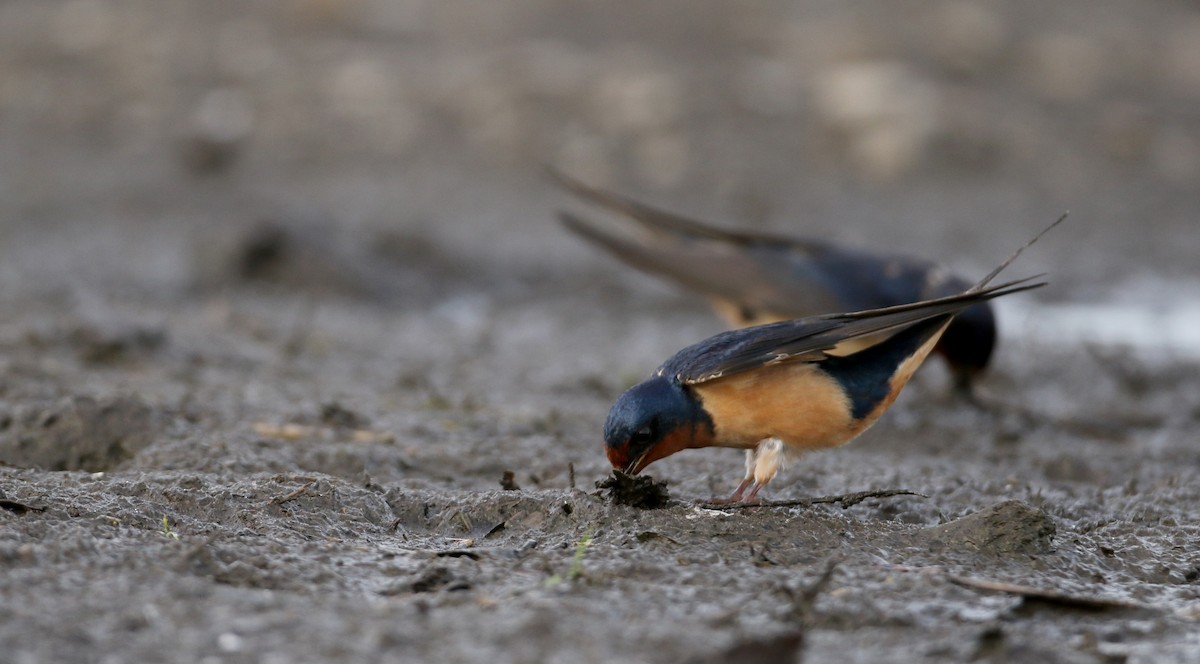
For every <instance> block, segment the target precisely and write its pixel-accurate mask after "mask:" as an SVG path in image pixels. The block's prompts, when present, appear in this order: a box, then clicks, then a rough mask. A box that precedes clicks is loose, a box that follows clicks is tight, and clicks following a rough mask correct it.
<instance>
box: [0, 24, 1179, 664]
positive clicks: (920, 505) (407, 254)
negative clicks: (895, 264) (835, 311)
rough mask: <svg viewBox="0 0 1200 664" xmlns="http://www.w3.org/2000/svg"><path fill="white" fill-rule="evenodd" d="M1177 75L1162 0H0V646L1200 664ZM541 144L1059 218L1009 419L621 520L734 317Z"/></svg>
mask: <svg viewBox="0 0 1200 664" xmlns="http://www.w3.org/2000/svg"><path fill="white" fill-rule="evenodd" d="M852 11H853V13H851V12H852ZM1197 72H1200V11H1198V10H1197V8H1196V7H1195V6H1194V4H1192V3H1180V2H1168V1H1166V0H1161V1H1154V2H1116V1H1108V2H1092V1H1091V0H1086V1H1085V0H1079V1H1073V2H1060V3H1054V5H1053V6H1052V7H1051V6H1046V5H1045V3H1042V2H1033V1H1029V2H1012V3H1005V4H1003V5H997V4H993V3H961V2H944V3H943V2H935V3H929V2H925V3H896V2H892V1H890V0H889V1H882V0H881V1H880V2H871V3H858V4H855V5H854V6H853V9H850V8H849V6H843V5H841V4H831V3H816V2H813V3H784V2H755V3H737V4H733V3H725V2H718V1H717V0H712V1H709V0H703V1H699V2H697V1H696V0H687V1H683V0H679V1H671V2H661V3H636V2H622V3H587V2H558V1H553V0H524V1H521V2H511V3H497V2H435V1H428V2H426V1H423V0H409V1H406V2H387V1H384V0H305V1H304V2H295V3H278V4H277V3H246V2H243V1H235V0H223V1H219V2H218V1H210V2H186V1H179V2H162V1H161V0H128V1H123V2H116V1H115V0H114V1H110V0H71V1H68V2H54V3H48V2H44V1H43V0H8V1H7V2H4V3H2V4H0V311H3V316H2V317H0V460H3V464H2V465H0V567H2V569H3V573H2V574H0V599H2V601H0V653H2V654H0V660H2V661H6V662H22V663H23V662H60V661H96V662H123V661H128V662H132V661H145V662H152V661H171V662H193V661H202V660H203V661H234V662H241V661H245V662H294V661H330V660H341V661H384V660H388V661H428V662H533V661H556V662H579V661H595V662H601V661H604V662H608V661H622V662H722V661H753V662H798V661H805V662H826V661H831V662H832V661H837V662H886V661H893V662H895V661H921V662H939V663H940V662H961V661H985V662H999V661H1039V662H1127V661H1128V662H1196V661H1200V548H1198V545H1197V538H1198V537H1200V527H1198V526H1197V523H1200V483H1198V482H1197V479H1198V478H1200V440H1197V436H1196V433H1195V429H1196V426H1197V420H1200V408H1198V406H1197V404H1198V403H1200V342H1196V337H1195V335H1194V333H1191V334H1190V336H1189V332H1188V330H1194V329H1195V328H1194V327H1190V326H1189V325H1188V324H1186V322H1185V323H1184V324H1182V325H1179V324H1176V323H1177V322H1178V319H1177V318H1173V317H1172V316H1174V315H1175V314H1177V313H1178V312H1179V311H1180V306H1185V307H1186V306H1191V307H1192V309H1190V310H1191V311H1195V308H1194V305H1191V304H1190V299H1194V297H1195V293H1196V292H1197V284H1198V283H1200V275H1198V270H1197V267H1196V265H1197V263H1196V256H1197V255H1200V228H1198V226H1197V223H1198V222H1197V210H1200V187H1197V185H1196V183H1197V182H1198V181H1200V114H1198V112H1197V109H1198V108H1200V78H1198V77H1197ZM543 163H554V164H557V165H558V166H560V167H561V168H564V169H567V170H570V171H571V172H573V173H575V174H576V175H578V176H580V177H584V178H588V179H589V180H590V181H592V182H595V183H598V184H607V185H609V186H614V187H618V188H620V189H622V190H624V191H626V192H629V193H633V194H637V195H639V196H641V197H643V198H646V199H648V200H651V201H654V202H657V203H659V204H661V205H664V206H667V207H671V208H675V209H678V210H680V211H684V212H690V213H693V214H697V215H701V216H704V217H707V218H709V219H712V220H720V221H725V222H726V223H728V224H731V225H734V224H736V225H740V226H742V227H748V228H769V229H772V230H777V231H781V232H790V233H804V234H811V235H824V236H829V237H833V238H836V239H838V240H839V241H842V242H846V243H849V244H855V245H858V246H864V247H882V248H888V249H892V250H903V251H907V252H911V253H916V254H920V255H924V256H929V257H933V258H938V259H941V260H943V261H945V262H946V263H948V264H949V265H951V266H953V267H954V268H956V269H958V270H961V271H963V272H966V273H971V274H978V273H982V272H983V271H985V270H986V269H987V268H989V267H990V266H991V265H992V264H994V263H995V262H996V261H998V260H999V259H1000V258H1002V257H1003V256H1004V255H1006V254H1007V253H1008V252H1009V251H1010V250H1011V249H1012V248H1013V247H1015V246H1016V245H1017V244H1018V243H1019V242H1021V241H1022V240H1024V239H1025V238H1026V237H1028V236H1029V235H1031V234H1032V232H1034V231H1035V230H1036V229H1038V228H1040V227H1041V226H1043V225H1045V223H1047V222H1049V221H1050V220H1052V219H1053V218H1054V217H1056V216H1057V215H1058V214H1059V212H1060V211H1062V210H1064V209H1070V210H1071V213H1072V218H1071V219H1070V220H1069V222H1068V225H1066V226H1063V227H1062V228H1061V229H1060V230H1059V231H1056V234H1055V235H1053V236H1050V237H1048V238H1046V240H1045V241H1044V242H1042V243H1041V244H1039V245H1038V246H1036V247H1034V248H1033V249H1032V250H1031V251H1030V252H1029V253H1028V255H1027V256H1025V257H1023V258H1022V259H1021V262H1019V263H1018V264H1017V265H1016V266H1015V267H1014V268H1013V270H1014V275H1018V276H1019V275H1024V274H1030V273H1035V272H1049V273H1050V279H1051V281H1052V282H1053V284H1052V286H1051V287H1049V288H1047V289H1044V290H1042V291H1038V292H1036V293H1031V294H1022V295H1020V296H1017V297H1015V298H1013V299H1014V300H1017V299H1019V300H1021V302H1019V303H1018V302H1013V303H1011V304H1009V305H1006V306H1004V307H1002V308H1001V311H1000V314H1001V316H1002V318H1003V319H1004V320H1003V326H1002V330H1003V332H1004V339H1003V340H1002V347H1001V351H1000V353H999V355H998V356H997V358H996V361H995V365H994V368H993V370H992V371H991V373H990V374H989V375H988V377H987V378H986V380H985V381H984V382H983V384H982V385H981V386H980V391H981V395H982V398H983V400H984V401H986V402H988V403H989V404H990V405H989V407H987V408H984V409H979V408H975V407H973V406H971V405H968V404H966V403H964V402H963V401H961V400H959V399H957V398H955V397H953V396H951V395H950V393H949V390H948V381H947V377H946V374H945V371H944V369H943V368H942V367H941V366H940V365H936V364H931V365H930V366H928V367H926V368H924V369H923V370H922V372H921V373H920V374H919V375H918V376H917V379H916V380H915V382H914V384H913V385H912V386H910V388H909V389H908V390H907V391H906V392H905V394H904V395H903V396H902V397H901V399H900V400H899V402H898V403H897V404H896V406H895V407H894V408H893V410H892V411H891V412H890V413H889V414H888V415H887V416H886V417H885V418H884V419H883V420H882V421H881V422H880V423H879V424H878V425H877V426H876V427H875V428H874V429H872V430H871V431H869V432H868V433H867V434H866V435H864V436H862V438H861V439H859V440H858V441H855V442H854V443H853V444H851V445H849V446H846V447H845V448H843V449H839V450H836V451H832V452H828V453H823V454H815V455H812V456H810V457H808V458H805V459H804V460H803V461H802V462H800V463H799V464H797V465H796V466H795V467H793V468H791V469H789V470H788V471H787V472H786V473H784V474H783V475H781V476H780V478H779V479H778V480H777V482H776V483H775V484H773V485H772V486H771V487H770V491H769V494H770V495H769V496H768V497H769V498H770V499H773V500H783V499H794V498H803V497H814V496H824V495H834V494H844V493H852V492H858V491H865V490H874V489H904V490H909V491H912V492H915V493H917V494H921V495H899V496H892V497H883V498H870V499H867V500H864V501H862V502H860V503H858V504H855V505H852V506H849V507H845V508H843V507H842V506H839V505H837V504H820V505H814V506H807V507H786V508H785V507H781V508H760V509H757V510H739V511H733V512H724V511H717V510H709V509H701V508H698V507H696V506H695V505H694V504H693V501H695V500H696V499H701V498H707V497H709V496H711V495H715V494H721V493H724V492H727V491H728V490H729V489H730V488H731V487H732V486H733V484H734V483H735V482H736V481H737V480H738V479H739V475H740V472H741V458H740V455H739V454H736V453H733V452H729V451H721V450H708V451H700V452H692V453H685V454H680V455H678V456H676V457H673V458H671V459H669V460H666V461H663V462H660V463H658V464H656V465H655V466H654V467H652V468H651V471H650V472H651V474H652V475H654V476H655V477H656V478H658V479H661V480H666V481H668V483H669V484H668V487H669V491H670V494H671V497H672V502H671V503H670V504H669V505H668V506H667V507H666V508H664V509H658V510H640V509H635V508H631V507H624V506H615V505H612V504H610V503H609V502H608V501H607V500H606V499H605V498H604V497H603V496H602V495H599V494H598V492H597V490H596V489H595V488H594V483H595V482H596V481H597V480H600V479H602V478H603V477H605V475H606V474H607V472H608V470H607V468H606V465H607V464H606V461H605V459H604V457H603V454H602V450H601V443H600V439H599V427H600V424H601V422H602V420H603V418H604V415H605V413H606V412H607V409H608V406H609V405H610V404H611V403H612V401H613V399H614V398H615V397H616V396H617V394H619V393H620V391H621V390H622V389H623V388H624V387H626V386H628V385H630V384H632V383H633V382H635V381H636V380H638V379H639V378H640V377H642V376H644V375H646V374H647V373H648V372H649V371H650V370H651V369H652V368H653V367H654V366H656V364H657V363H658V362H659V361H661V360H662V359H664V358H665V357H667V356H668V355H669V354H670V353H672V352H673V351H674V350H676V349H678V348H680V347H682V346H683V345H686V344H688V343H692V342H694V341H696V340H699V339H701V338H703V337H704V336H706V335H708V334H711V333H715V332H716V331H718V330H719V329H720V326H719V323H718V322H717V321H716V320H715V319H714V318H713V317H712V316H711V315H710V314H709V312H708V311H707V310H706V309H705V308H704V307H703V306H702V303H700V302H698V301H697V300H696V299H694V298H691V297H688V296H687V295H686V294H682V293H679V292H677V291H675V290H673V289H671V288H669V287H667V286H664V285H661V284H659V283H657V282H654V281H653V280H651V279H649V278H646V277H644V276H642V275H637V274H631V273H629V272H627V271H625V270H623V269H622V268H620V267H619V266H617V265H616V264H615V263H613V262H611V261H609V260H607V259H606V258H604V257H602V256H598V255H595V254H594V253H592V252H590V251H589V250H588V249H587V248H586V247H584V246H582V245H581V244H580V243H579V242H577V241H575V240H574V239H572V238H570V237H569V236H567V234H566V233H565V232H563V231H562V230H561V229H559V228H558V227H557V226H556V225H555V223H554V221H553V216H552V215H553V210H554V209H555V208H556V207H559V206H563V205H570V204H571V202H570V201H569V200H567V198H566V197H565V196H564V195H563V194H562V193H561V192H557V191H555V190H554V188H553V187H552V186H550V184H549V183H548V182H547V181H546V180H545V179H544V178H543V177H542V176H541V174H540V171H539V168H540V165H541V164H543ZM1066 311H1072V312H1092V313H1095V312H1101V313H1102V314H1103V312H1106V311H1108V312H1112V313H1110V314H1108V315H1099V316H1095V317H1093V318H1088V319H1085V320H1083V321H1082V323H1080V321H1078V320H1077V321H1075V322H1076V324H1074V325H1067V326H1061V325H1060V326H1057V327H1056V326H1052V325H1048V324H1046V323H1045V321H1046V320H1049V319H1050V318H1053V317H1055V316H1059V317H1060V318H1061V314H1062V313H1063V312H1066ZM1134 319H1136V320H1142V321H1148V322H1146V325H1145V326H1144V329H1146V330H1149V333H1146V332H1145V331H1143V332H1141V333H1140V334H1134V335H1126V336H1122V335H1121V334H1120V333H1119V331H1120V330H1124V329H1127V328H1130V326H1129V322H1130V320H1134ZM1172 321H1176V322H1172ZM1132 329H1135V330H1136V329H1138V328H1136V326H1133V327H1132ZM1179 329H1182V330H1183V332H1182V333H1180V332H1179ZM1081 330H1082V332H1081ZM1172 330H1173V331H1172ZM1110 331H1113V333H1111V334H1110V333H1109V332H1110ZM1168 331H1172V332H1171V333H1170V334H1168ZM507 471H511V473H512V475H511V477H510V478H509V480H508V482H507V483H506V484H507V485H508V486H509V489H507V490H506V489H502V488H501V481H502V479H503V478H504V477H505V474H506V472H507ZM995 584H1011V585H1010V586H1003V585H1001V587H1000V589H999V590H997V589H996V588H995V587H994V586H995ZM1013 586H1021V587H1013Z"/></svg>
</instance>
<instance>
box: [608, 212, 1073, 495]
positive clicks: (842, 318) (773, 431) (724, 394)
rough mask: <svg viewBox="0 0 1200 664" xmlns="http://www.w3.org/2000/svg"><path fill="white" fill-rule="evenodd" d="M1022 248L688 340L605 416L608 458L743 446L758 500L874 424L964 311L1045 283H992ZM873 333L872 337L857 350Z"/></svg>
mask: <svg viewBox="0 0 1200 664" xmlns="http://www.w3.org/2000/svg"><path fill="white" fill-rule="evenodd" d="M1064 218H1066V217H1065V215H1064V216H1063V217H1061V218H1059V220H1058V221H1056V222H1054V224H1051V225H1050V227H1048V228H1047V229H1046V230H1045V231H1042V233H1040V234H1038V236H1037V237H1035V238H1034V239H1033V240H1031V241H1030V242H1029V244H1026V245H1025V246H1026V247H1028V246H1029V245H1030V244H1033V242H1036V241H1037V239H1038V238H1040V237H1041V236H1042V235H1043V234H1045V233H1046V232H1047V231H1049V230H1050V228H1053V227H1054V226H1056V225H1057V224H1058V223H1060V222H1061V221H1062V220H1063V219H1064ZM1023 249H1024V247H1022V249H1021V250H1018V251H1017V252H1016V253H1014V254H1013V255H1012V256H1011V257H1009V258H1008V260H1006V261H1005V262H1004V263H1003V264H1001V265H1000V267H998V268H996V269H995V270H993V271H992V273H991V274H989V275H988V276H987V277H985V278H984V279H983V280H982V281H980V282H979V283H978V284H976V285H975V286H972V287H971V288H968V289H967V290H966V291H964V292H962V293H959V294H957V295H951V296H948V297H941V298H936V299H931V300H925V301H922V302H916V303H913V304H905V305H898V306H894V307H887V308H882V309H872V310H867V311H859V312H856V313H846V314H826V315H821V316H812V317H809V318H801V319H798V320H790V321H781V322H777V323H768V324H765V325H758V326H754V327H748V328H744V329H740V330H732V331H729V332H723V333H721V334H718V335H716V336H714V337H710V338H709V339H706V340H704V341H701V342H700V343H698V344H695V345H692V346H688V347H687V348H684V349H683V350H681V351H679V352H678V353H676V354H675V355H674V356H672V357H671V358H670V359H668V360H667V361H666V362H664V363H663V364H662V366H660V367H659V368H658V369H657V370H656V371H655V372H654V374H653V375H652V376H651V377H650V378H649V379H648V380H646V381H644V382H642V383H640V384H638V385H635V386H633V387H631V388H630V389H629V390H627V391H626V392H625V393H624V394H622V395H621V396H620V397H619V398H618V399H617V402H616V404H614V405H613V407H612V410H610V411H609V414H608V419H607V421H605V423H604V443H605V451H606V453H607V455H608V460H609V461H610V462H611V463H612V465H613V468H615V469H618V470H622V471H624V472H626V473H628V474H631V475H634V474H637V473H639V472H641V470H642V469H644V468H645V467H646V466H648V465H650V464H651V463H653V462H655V461H657V460H659V459H662V458H664V457H667V456H670V455H672V454H674V453H676V452H678V451H680V450H684V449H689V448H699V447H732V448H739V449H744V450H746V476H745V479H743V480H742V483H741V485H739V486H738V488H737V490H736V491H734V493H733V495H732V496H730V498H729V500H730V501H739V500H746V501H751V500H754V498H755V496H757V494H758V492H759V490H761V489H762V488H763V487H764V486H766V484H767V483H768V482H770V481H771V479H772V478H773V477H775V474H776V473H777V472H779V470H780V468H781V467H782V466H783V465H784V464H785V463H786V462H787V461H788V460H789V457H793V456H795V455H797V454H799V453H801V452H804V451H806V450H812V449H822V448H829V447H836V446H839V445H842V444H843V443H846V442H849V441H850V440H853V439H854V438H855V437H857V436H858V435H859V434H861V433H862V432H863V431H865V430H866V429H867V428H868V427H870V426H871V425H872V424H874V423H875V422H876V420H878V419H879V417H880V415H882V414H883V413H884V411H886V410H887V409H888V407H889V406H891V405H892V402H893V401H895V399H896V397H897V396H898V395H899V394H900V391H901V390H902V389H903V388H904V386H905V385H906V384H907V383H908V381H909V379H910V378H912V375H913V372H915V371H916V370H917V367H919V366H920V365H921V363H922V362H923V361H924V360H925V358H926V357H927V356H928V355H929V353H930V351H932V350H933V348H934V347H935V345H936V344H937V343H938V340H939V339H940V338H941V337H942V336H943V335H944V334H945V331H946V330H947V329H948V328H949V326H950V325H951V324H952V323H953V321H954V319H955V317H956V316H959V315H961V314H962V313H963V312H964V311H966V310H968V309H969V308H970V307H973V306H976V305H978V304H980V303H982V302H987V301H989V300H992V299H995V298H998V297H1003V296H1005V295H1011V294H1013V293H1019V292H1021V291H1026V290H1030V289H1033V288H1039V287H1041V286H1044V285H1045V283H1044V282H1038V283H1029V282H1030V281H1031V280H1032V279H1036V278H1037V277H1031V278H1028V279H1021V280H1018V281H1010V282H1008V283H1005V284H1001V285H999V286H992V287H988V284H989V283H990V282H991V280H992V279H993V278H995V276H996V275H997V274H999V273H1000V271H1001V270H1003V269H1004V268H1005V267H1007V266H1008V265H1009V263H1011V262H1012V261H1013V260H1015V259H1016V257H1017V256H1018V255H1019V254H1020V253H1021V251H1022V250H1023ZM863 340H869V343H870V345H868V346H867V347H866V348H857V346H859V345H861V344H860V343H859V342H862V341H863ZM850 346H854V347H855V348H853V349H851V350H849V351H848V352H847V347H850ZM747 489H749V493H747V492H746V490H747Z"/></svg>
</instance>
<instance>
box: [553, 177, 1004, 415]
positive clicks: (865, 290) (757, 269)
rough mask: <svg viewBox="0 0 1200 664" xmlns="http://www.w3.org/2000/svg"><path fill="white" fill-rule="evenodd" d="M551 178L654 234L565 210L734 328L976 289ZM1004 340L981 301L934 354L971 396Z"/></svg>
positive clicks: (929, 269) (917, 268)
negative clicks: (701, 298) (616, 228)
mask: <svg viewBox="0 0 1200 664" xmlns="http://www.w3.org/2000/svg"><path fill="white" fill-rule="evenodd" d="M550 175H551V177H553V178H554V179H556V180H557V181H558V182H559V183H560V184H561V185H562V186H564V187H565V188H566V189H567V190H568V191H570V192H572V193H573V194H575V195H577V196H579V197H580V198H582V199H584V200H587V201H590V202H591V203H593V204H595V205H597V206H599V207H601V208H604V209H606V210H609V211H610V212H614V213H617V214H620V215H622V216H624V217H625V218H627V219H629V220H632V221H634V222H636V223H637V224H638V225H639V226H640V227H641V229H642V230H643V231H644V232H643V233H641V234H638V235H632V234H627V233H623V234H618V233H614V232H611V231H608V230H603V229H602V228H601V227H600V226H598V225H596V224H594V223H592V222H589V221H587V220H585V219H583V218H582V217H579V216H577V215H574V214H571V213H568V212H560V213H559V219H560V220H561V221H562V222H563V224H564V225H565V226H566V227H567V228H569V229H570V230H572V231H573V232H575V233H576V234H578V235H580V236H582V237H583V238H585V239H587V240H589V241H591V242H593V243H595V244H597V245H599V246H601V247H604V248H605V249H606V250H608V251H609V252H611V253H612V254H614V255H615V256H616V257H617V258H620V259H621V260H622V261H624V262H626V263H628V264H629V265H632V266H633V267H636V268H638V269H639V270H643V271H645V272H650V273H653V274H658V275H660V276H663V277H665V278H667V279H671V280H673V281H675V282H677V283H679V284H680V285H682V286H684V287H686V288H689V289H691V290H695V291H698V292H700V293H703V294H704V295H706V296H707V297H708V298H709V300H710V301H711V303H712V305H713V308H714V309H715V310H716V312H717V314H718V315H720V316H721V317H722V318H724V319H725V320H726V321H727V322H728V323H729V325H731V326H732V327H745V326H748V325H759V324H763V323H770V322H775V321H781V320H790V319H793V318H799V317H801V316H809V315H813V314H822V313H830V312H835V311H857V310H861V309H873V308H877V307H890V306H894V305H898V304H908V303H911V302H918V301H921V300H928V299H932V298H938V297H945V296H948V295H955V294H958V293H962V292H963V291H964V290H966V289H967V288H969V287H970V285H971V282H969V281H967V280H965V279H962V278H961V277H958V276H956V275H954V274H951V273H950V272H948V271H947V270H945V269H944V268H942V267H941V266H939V265H937V264H936V263H933V262H931V261H926V260H921V259H918V258H912V257H908V256H887V255H879V254H873V253H869V252H866V251H858V250H854V249H848V248H844V247H839V246H836V245H833V244H830V243H827V242H820V241H816V240H804V239H797V238H785V237H780V236H773V235H765V234H757V233H744V232H734V231H727V230H722V229H719V228H715V227H712V226H709V225H707V224H702V223H700V222H697V221H694V220H691V219H687V218H685V217H681V216H678V215H675V214H672V213H670V212H664V211H662V210H658V209H656V208H653V207H650V206H648V205H644V204H642V203H638V202H637V201H634V200H631V199H628V198H625V197H623V196H619V195H616V194H611V193H608V192H605V191H601V190H599V189H596V188H593V187H589V186H587V185H585V184H583V183H581V182H579V181H577V180H574V179H571V178H569V177H567V176H565V175H563V174H561V173H557V172H554V171H551V172H550ZM995 343H996V318H995V315H994V313H993V312H992V308H991V307H990V306H989V305H988V304H987V303H986V302H983V301H980V302H977V303H976V304H974V305H972V306H970V307H968V308H967V309H965V310H963V311H962V312H961V313H960V314H959V315H958V316H957V317H955V318H954V320H953V322H951V323H950V326H949V327H948V328H947V329H946V331H945V332H944V333H943V334H942V336H941V339H940V340H939V341H938V344H937V346H936V347H935V348H934V352H936V353H939V354H941V355H943V356H944V357H945V359H946V361H947V363H948V364H949V366H950V370H951V372H952V374H953V376H954V383H955V386H956V387H957V388H958V389H959V390H961V391H963V392H965V393H968V394H969V393H970V390H971V385H972V383H973V381H974V380H975V378H976V377H978V375H979V374H980V373H981V372H982V371H983V370H984V368H985V367H987V364H988V361H989V360H990V359H991V356H992V350H993V348H994V346H995Z"/></svg>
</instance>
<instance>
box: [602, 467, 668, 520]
mask: <svg viewBox="0 0 1200 664" xmlns="http://www.w3.org/2000/svg"><path fill="white" fill-rule="evenodd" d="M596 488H597V489H600V490H601V491H605V492H607V493H608V499H609V500H610V501H611V502H612V503H613V504H614V505H628V506H630V507H636V508H638V509H643V510H656V509H660V508H663V507H666V506H667V503H669V502H670V501H671V494H670V493H669V492H668V491H667V482H666V480H656V479H654V478H653V477H650V476H648V475H639V476H633V475H626V474H625V473H622V472H621V471H619V470H614V471H613V474H612V476H611V477H606V478H604V479H602V480H598V481H597V482H596Z"/></svg>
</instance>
